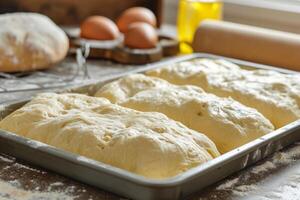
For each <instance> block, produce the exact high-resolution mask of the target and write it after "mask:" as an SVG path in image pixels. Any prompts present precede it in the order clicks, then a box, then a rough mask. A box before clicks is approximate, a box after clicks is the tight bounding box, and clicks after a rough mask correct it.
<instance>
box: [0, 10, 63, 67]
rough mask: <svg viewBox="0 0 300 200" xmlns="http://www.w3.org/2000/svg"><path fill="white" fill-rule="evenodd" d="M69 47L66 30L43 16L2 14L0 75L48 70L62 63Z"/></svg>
mask: <svg viewBox="0 0 300 200" xmlns="http://www.w3.org/2000/svg"><path fill="white" fill-rule="evenodd" d="M68 48H69V41H68V38H67V36H66V34H65V33H64V31H63V30H61V29H60V28H59V27H58V26H57V25H56V24H54V22H52V21H51V20H50V19H49V18H48V17H46V16H44V15H41V14H37V13H10V14H1V15H0V72H19V71H31V70H36V69H44V68H48V67H50V66H51V65H52V64H54V63H57V62H59V61H61V60H62V59H63V58H64V57H65V56H66V54H67V51H68Z"/></svg>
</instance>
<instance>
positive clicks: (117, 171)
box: [0, 53, 300, 188]
mask: <svg viewBox="0 0 300 200" xmlns="http://www.w3.org/2000/svg"><path fill="white" fill-rule="evenodd" d="M196 58H208V59H225V60H228V61H231V62H233V63H235V64H237V65H239V66H247V67H253V68H256V69H268V70H275V71H278V72H282V73H296V74H298V73H299V72H296V71H292V70H287V69H279V68H276V67H273V66H268V65H263V64H257V63H253V62H249V61H244V60H239V59H234V58H228V57H223V56H218V55H213V54H203V53H195V54H191V55H185V56H181V57H175V58H171V59H168V60H165V61H161V62H157V63H153V64H149V65H146V66H142V67H139V68H137V69H133V70H129V71H127V72H124V73H120V74H117V75H112V76H109V77H104V78H99V80H97V81H95V80H93V81H90V82H89V83H85V84H82V85H77V86H71V87H67V88H64V89H59V90H53V91H51V92H69V91H70V90H79V89H80V88H84V87H91V86H95V85H97V84H102V85H103V83H105V81H113V80H115V79H117V78H120V77H123V76H126V75H129V74H132V73H142V72H146V71H147V70H150V69H156V68H160V67H163V66H165V65H168V64H174V63H178V62H184V61H188V60H192V59H196ZM299 74H300V73H299ZM30 99H32V97H31V98H28V99H23V100H18V101H11V102H10V103H6V104H2V105H1V106H4V107H7V106H8V107H9V106H12V105H14V104H20V103H22V104H23V103H26V102H27V101H28V100H30ZM0 112H1V111H0ZM296 129H300V119H299V120H297V121H294V122H292V123H290V124H287V125H286V126H284V127H281V128H279V129H276V130H274V131H273V132H271V133H268V134H266V135H264V136H262V137H260V138H257V139H255V140H253V141H251V142H249V143H246V144H244V145H242V146H240V147H238V148H236V149H233V150H231V151H229V152H227V153H225V154H222V155H221V156H219V157H216V158H214V159H212V160H210V161H208V162H206V163H204V164H201V165H199V166H196V167H194V168H191V169H189V170H187V171H185V172H183V173H181V174H179V175H176V176H174V177H170V178H166V179H150V178H146V177H143V176H141V175H138V174H135V173H133V172H129V171H127V170H124V169H121V168H117V167H114V166H112V165H109V164H105V163H102V162H101V161H96V160H93V159H90V158H87V157H85V156H81V155H78V154H75V153H71V152H68V151H65V150H63V149H60V148H57V147H54V146H51V145H48V144H45V143H42V142H39V141H36V140H32V139H29V138H25V137H23V136H20V135H17V134H14V133H12V132H8V131H4V130H1V129H0V134H3V133H4V136H5V137H7V138H9V139H11V140H13V141H14V142H17V143H21V144H24V145H27V146H28V147H30V148H35V149H39V150H41V151H44V152H45V153H50V154H52V155H54V156H59V157H60V158H63V159H65V160H67V161H69V162H72V163H76V164H81V165H84V166H85V167H88V168H92V169H94V170H101V171H105V172H106V173H108V174H109V175H111V176H116V177H118V178H121V179H124V180H126V181H130V182H133V183H135V184H139V185H142V186H146V187H154V188H169V187H176V186H178V185H180V184H182V183H185V182H188V181H189V180H191V179H194V178H196V177H197V176H199V175H200V174H201V173H206V172H207V171H209V170H212V169H214V168H216V167H218V166H219V165H221V164H222V163H224V162H229V161H230V160H231V159H234V158H236V156H243V155H244V154H247V153H249V152H250V151H251V150H255V149H258V148H259V147H260V146H263V145H264V144H265V143H268V142H270V141H271V140H274V139H276V138H280V137H281V136H283V135H286V134H289V132H292V131H294V130H296ZM33 143H35V144H37V143H42V144H43V145H40V146H39V147H36V146H34V145H32V144H33ZM79 157H83V158H84V159H82V160H79V159H78V158H79Z"/></svg>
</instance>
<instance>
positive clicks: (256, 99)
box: [147, 59, 300, 128]
mask: <svg viewBox="0 0 300 200" xmlns="http://www.w3.org/2000/svg"><path fill="white" fill-rule="evenodd" d="M147 74H148V75H150V76H155V77H159V78H162V79H165V80H167V81H169V82H171V83H173V84H178V85H186V84H190V85H196V86H199V87H201V88H203V89H204V90H205V91H206V92H210V93H214V94H216V95H218V96H221V97H232V98H233V99H235V100H237V101H239V102H241V103H243V104H244V105H247V106H249V107H253V108H255V109H257V110H258V111H259V112H261V113H262V114H263V115H264V116H265V117H267V118H268V119H269V120H270V121H271V122H272V123H273V125H274V126H275V127H276V128H280V127H282V126H284V125H286V124H289V123H291V122H293V121H296V120H297V119H300V75H299V74H283V73H279V72H276V71H271V70H245V69H241V68H240V67H239V66H237V65H235V64H233V63H230V62H228V61H225V60H211V59H195V60H193V61H188V62H181V63H178V64H174V65H170V66H166V67H163V68H160V69H155V70H151V71H149V72H147Z"/></svg>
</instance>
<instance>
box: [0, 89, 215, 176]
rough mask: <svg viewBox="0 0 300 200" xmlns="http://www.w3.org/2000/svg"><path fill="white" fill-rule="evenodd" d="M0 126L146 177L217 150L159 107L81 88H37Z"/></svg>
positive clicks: (170, 170) (195, 162) (178, 169)
mask: <svg viewBox="0 0 300 200" xmlns="http://www.w3.org/2000/svg"><path fill="white" fill-rule="evenodd" d="M0 128H1V129H4V130H7V131H10V132H13V133H16V134H19V135H21V136H24V137H28V138H31V139H34V140H38V141H41V142H44V143H47V144H49V145H52V146H55V147H58V148H62V149H64V150H67V151H70V152H73V153H76V154H80V155H83V156H86V157H89V158H92V159H95V160H98V161H101V162H103V163H106V164H110V165H113V166H115V167H119V168H122V169H125V170H128V171H131V172H134V173H137V174H140V175H142V176H145V177H149V178H158V179H160V178H167V177H171V176H175V175H177V174H179V173H182V172H184V171H186V170H188V169H190V168H193V167H196V166H198V165H200V164H202V163H205V162H207V161H209V160H211V159H213V158H214V157H216V156H218V155H219V152H218V150H217V148H216V146H215V144H214V143H213V142H212V141H211V140H210V139H209V138H208V137H206V136H205V135H203V134H201V133H198V132H196V131H193V130H191V129H189V128H187V127H186V126H184V125H182V124H181V123H179V122H176V121H174V120H171V119H169V118H167V117H166V116H165V115H163V114H161V113H154V112H153V113H150V112H139V111H135V110H132V109H129V108H124V107H121V106H118V105H116V104H111V103H110V102H109V101H108V100H107V99H105V98H97V97H90V96H86V95H81V94H55V93H44V94H41V95H39V96H37V97H35V98H34V99H33V100H32V101H30V102H29V103H27V104H26V105H25V106H23V107H22V108H20V109H18V110H16V111H15V112H13V113H12V114H10V115H9V116H7V117H6V118H4V119H3V120H2V121H1V122H0Z"/></svg>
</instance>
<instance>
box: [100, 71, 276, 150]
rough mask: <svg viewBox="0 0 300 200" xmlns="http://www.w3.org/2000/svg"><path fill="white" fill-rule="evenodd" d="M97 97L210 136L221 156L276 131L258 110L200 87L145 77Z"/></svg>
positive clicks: (107, 88) (114, 84) (111, 85)
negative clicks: (207, 91)
mask: <svg viewBox="0 0 300 200" xmlns="http://www.w3.org/2000/svg"><path fill="white" fill-rule="evenodd" d="M141 83H143V84H141ZM116 88H119V90H117V89H116ZM95 95H96V96H99V97H105V98H107V99H109V100H111V101H112V102H114V103H118V104H119V105H122V106H125V107H128V108H132V109H136V110H139V111H144V112H149V111H150V112H161V113H163V114H165V115H167V116H168V117H170V118H171V119H174V120H177V121H179V122H181V123H183V124H184V125H186V126H187V127H189V128H191V129H194V130H196V131H199V132H201V133H204V134H205V135H207V136H208V137H209V138H210V139H211V140H212V141H213V142H215V144H216V145H217V147H218V150H219V151H220V152H221V153H225V152H227V151H230V150H232V149H235V148H237V147H239V146H241V145H243V144H245V143H248V142H250V141H252V140H254V139H256V138H258V137H260V136H263V135H265V134H267V133H270V132H272V131H273V130H274V127H273V125H272V124H271V122H270V121H269V120H268V119H266V118H265V117H264V116H263V115H262V114H261V113H259V112H258V111H257V110H255V109H253V108H249V107H247V106H244V105H242V104H241V103H239V102H237V101H235V100H233V99H231V98H221V97H218V96H216V95H213V94H208V93H206V92H204V91H203V90H202V89H201V88H199V87H196V86H190V85H185V86H176V85H173V84H170V83H168V82H166V81H164V80H161V79H158V78H153V77H148V76H144V75H142V74H134V75H129V76H127V77H124V78H121V79H119V80H117V81H114V82H112V83H108V84H106V85H105V86H103V87H102V88H101V89H100V90H99V91H98V92H97V93H96V94H95Z"/></svg>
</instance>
